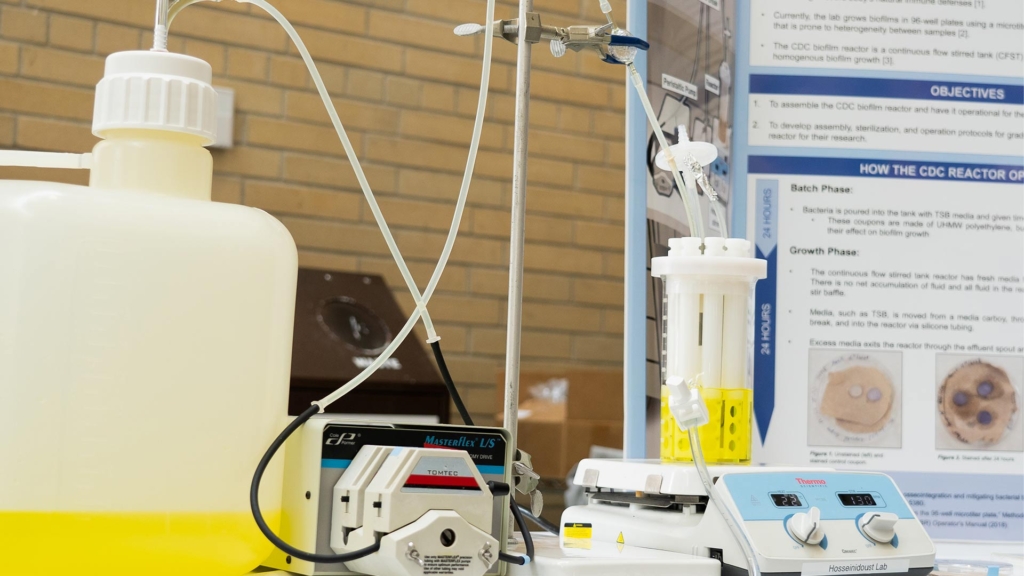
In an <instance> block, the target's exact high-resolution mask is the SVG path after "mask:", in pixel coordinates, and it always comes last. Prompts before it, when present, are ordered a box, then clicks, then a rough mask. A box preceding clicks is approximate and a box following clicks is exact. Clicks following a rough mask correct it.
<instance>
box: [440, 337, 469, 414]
mask: <svg viewBox="0 0 1024 576" xmlns="http://www.w3.org/2000/svg"><path fill="white" fill-rule="evenodd" d="M430 349H431V350H433V351H434V360H435V361H437V369H438V370H440V371H441V379H442V380H444V385H445V386H446V387H447V388H448V395H449V396H451V397H452V402H454V403H455V408H457V409H458V411H459V416H461V417H462V421H463V422H464V423H465V424H466V426H472V425H473V417H472V416H470V415H469V410H468V409H466V404H465V403H464V402H463V401H462V396H460V395H459V389H458V388H456V387H455V381H454V380H452V374H451V372H449V371H448V364H446V363H445V361H444V354H442V353H441V341H440V340H435V341H434V342H431V343H430Z"/></svg>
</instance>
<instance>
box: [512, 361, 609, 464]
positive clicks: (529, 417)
mask: <svg viewBox="0 0 1024 576" xmlns="http://www.w3.org/2000/svg"><path fill="white" fill-rule="evenodd" d="M519 380H520V383H519V440H518V446H519V448H521V449H522V450H524V451H526V452H528V453H529V454H530V456H532V457H533V469H534V471H536V472H537V473H538V474H540V475H541V477H542V478H546V479H554V480H564V479H565V477H566V475H567V474H568V473H569V470H570V469H571V468H572V467H573V466H575V465H576V464H577V463H578V462H579V461H580V460H582V459H584V458H587V457H588V456H589V455H590V447H591V446H605V447H608V448H622V417H623V416H622V414H623V412H622V396H623V393H622V371H621V370H586V369H578V370H564V371H523V372H522V373H521V374H520V379H519ZM566 383H567V384H566ZM497 384H498V390H497V395H496V397H497V400H496V412H497V415H498V422H499V424H500V423H501V422H502V420H503V416H504V414H503V412H504V400H503V398H504V394H505V377H504V373H502V374H499V376H498V382H497ZM537 386H540V387H541V388H542V389H543V388H546V389H547V390H548V391H551V390H558V389H560V388H561V389H563V390H564V391H565V392H566V393H565V394H564V395H561V396H556V397H554V398H553V397H550V396H544V395H540V396H538V395H536V394H534V393H532V390H533V389H534V387H537ZM563 387H564V388H563Z"/></svg>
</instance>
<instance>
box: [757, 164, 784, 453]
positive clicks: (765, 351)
mask: <svg viewBox="0 0 1024 576" xmlns="http://www.w3.org/2000/svg"><path fill="white" fill-rule="evenodd" d="M750 172H754V170H753V168H752V167H751V169H750ZM754 194H756V195H757V211H756V212H755V213H754V215H753V217H754V218H756V219H757V220H756V223H755V225H754V245H755V246H756V247H757V257H758V258H764V259H765V260H767V261H768V278H767V279H765V280H761V281H760V282H758V283H757V290H756V293H755V298H754V305H755V308H754V326H755V330H754V341H755V344H754V416H755V417H756V419H757V429H758V432H759V433H760V434H761V443H762V444H763V443H764V441H765V438H767V437H768V426H769V425H770V424H771V421H772V413H773V412H775V325H776V322H775V320H776V310H775V300H776V299H775V290H776V282H777V280H776V275H775V271H776V268H777V262H776V260H777V258H778V251H777V250H776V249H775V248H776V247H777V246H778V243H779V181H778V180H758V181H757V182H756V185H755V189H754Z"/></svg>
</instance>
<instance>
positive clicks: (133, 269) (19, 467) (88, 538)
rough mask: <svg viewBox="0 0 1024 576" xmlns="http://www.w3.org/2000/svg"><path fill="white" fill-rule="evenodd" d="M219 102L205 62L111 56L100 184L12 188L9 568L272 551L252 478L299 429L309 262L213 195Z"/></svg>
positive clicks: (74, 569) (258, 217) (243, 565)
mask: <svg viewBox="0 0 1024 576" xmlns="http://www.w3.org/2000/svg"><path fill="white" fill-rule="evenodd" d="M215 98H216V96H215V92H214V90H213V88H212V86H211V70H210V66H209V65H208V64H207V63H205V62H203V61H201V60H198V59H196V58H192V57H189V56H183V55H178V54H170V53H166V52H123V53H118V54H113V55H111V56H110V57H109V58H108V59H107V64H106V71H105V76H104V78H103V80H102V81H101V82H100V83H99V85H98V87H97V90H96V108H95V115H94V121H93V132H94V133H95V134H96V135H97V136H99V137H101V138H103V139H104V140H103V141H101V142H100V143H99V144H97V145H96V147H95V149H94V151H93V157H92V172H91V178H90V185H89V186H88V187H84V186H72V185H67V184H59V183H52V182H27V181H24V182H23V181H11V180H0V270H3V273H2V274H0V542H2V549H3V550H4V554H2V555H0V574H17V575H19V576H37V575H64V574H75V575H101V574H102V575H103V576H121V575H129V574H130V575H139V574H145V575H146V576H163V575H170V574H175V575H181V574H188V575H190V576H237V575H239V574H244V573H246V572H248V571H249V570H251V569H252V568H254V567H256V566H257V565H259V564H260V563H261V561H263V560H264V559H265V558H266V557H267V556H268V554H269V552H270V544H269V543H268V542H267V541H266V539H265V538H264V537H263V536H262V535H261V534H260V532H259V531H258V529H257V527H256V525H255V523H254V522H253V519H252V516H251V514H250V510H249V503H248V494H249V482H250V479H251V477H252V471H253V469H254V468H255V466H256V464H257V462H258V461H259V459H260V456H261V455H262V454H263V451H264V450H265V448H266V446H267V445H268V444H270V442H271V441H272V440H273V439H274V437H275V436H276V434H277V433H278V431H279V430H280V429H281V427H283V426H284V424H285V421H286V417H287V416H286V404H287V397H288V378H289V371H290V357H291V334H292V326H293V324H292V321H293V315H294V306H295V282H296V274H297V255H296V249H295V243H294V242H293V240H292V238H291V236H290V234H289V233H288V231H287V230H286V229H285V228H284V226H282V225H281V223H280V222H278V221H277V220H275V219H274V218H273V217H271V216H269V215H268V214H266V213H264V212H262V211H260V210H256V209H253V208H248V207H244V206H237V205H230V204H220V203H215V202H211V201H210V193H211V181H212V169H213V162H212V157H211V155H210V153H209V152H208V151H207V150H206V149H204V148H203V146H204V145H208V144H210V143H211V142H212V141H213V136H214V134H213V131H214V128H215V121H214V120H215V117H214V112H215V109H216V107H215ZM0 154H3V152H0ZM22 154H24V153H22ZM42 156H44V155H41V156H40V157H42ZM37 165H38V164H37ZM281 481H282V470H281V468H280V462H277V463H276V467H275V468H274V469H272V470H271V471H269V472H268V474H267V475H266V478H265V480H264V489H263V490H262V496H263V498H262V500H261V501H262V507H263V510H264V513H265V515H267V517H268V519H271V521H272V523H273V524H274V527H275V529H276V527H277V526H276V525H277V524H278V523H279V521H280V509H281V503H280V494H281Z"/></svg>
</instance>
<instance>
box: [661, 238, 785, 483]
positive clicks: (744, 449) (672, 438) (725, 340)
mask: <svg viewBox="0 0 1024 576" xmlns="http://www.w3.org/2000/svg"><path fill="white" fill-rule="evenodd" d="M702 244H703V246H702ZM767 271H768V267H767V263H766V262H765V261H764V260H760V259H757V258H754V257H753V256H752V255H751V245H750V242H749V241H747V240H742V239H734V238H729V239H726V238H711V237H709V238H705V239H704V241H703V243H702V242H701V239H700V238H673V239H671V240H669V253H668V256H662V257H658V258H654V259H653V260H652V261H651V275H652V276H654V277H658V278H661V279H662V281H663V285H664V294H665V298H664V303H663V304H664V317H663V325H664V338H663V350H662V375H663V377H664V381H663V386H662V397H661V458H662V460H664V461H690V460H692V455H691V450H690V440H689V437H688V434H687V431H686V430H685V428H686V427H687V426H688V425H689V424H690V423H692V422H707V423H706V424H704V425H703V426H700V428H698V431H699V433H700V444H701V448H702V449H703V452H704V457H705V460H706V461H707V462H708V463H748V462H750V450H751V438H752V437H751V429H752V427H751V411H752V404H753V390H752V387H751V370H752V361H753V355H752V354H753V328H752V326H753V324H752V322H751V317H750V303H751V301H752V300H753V290H754V285H755V283H756V282H757V280H759V279H762V278H765V277H766V276H767ZM701 399H702V400H701ZM701 401H702V402H703V405H699V404H700V402H701ZM695 404H696V406H695ZM704 410H706V411H707V412H706V414H704V415H702V416H703V417H701V418H699V419H694V418H693V414H694V412H696V411H700V412H702V411H704Z"/></svg>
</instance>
